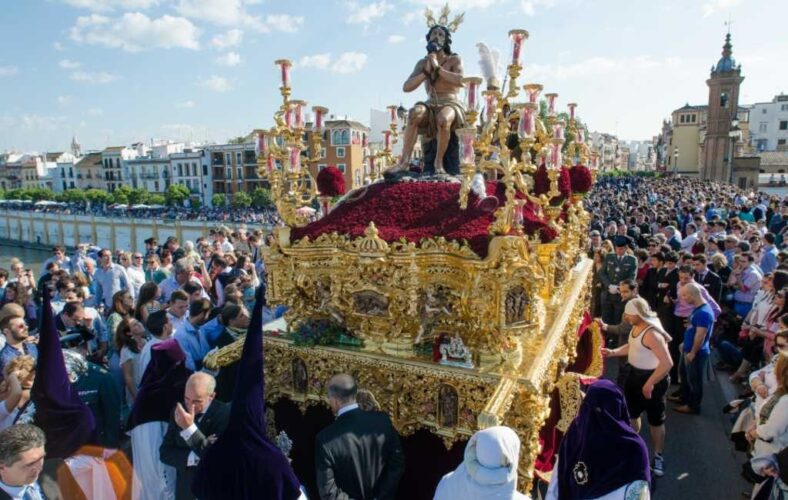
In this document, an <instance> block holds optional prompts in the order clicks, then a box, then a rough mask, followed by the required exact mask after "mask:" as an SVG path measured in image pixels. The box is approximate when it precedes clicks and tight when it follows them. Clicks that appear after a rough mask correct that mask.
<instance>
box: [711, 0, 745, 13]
mask: <svg viewBox="0 0 788 500" xmlns="http://www.w3.org/2000/svg"><path fill="white" fill-rule="evenodd" d="M740 3H741V0H712V1H711V2H706V3H704V4H703V17H709V16H710V15H712V14H714V13H715V12H719V11H724V10H729V9H732V8H733V7H735V6H737V5H738V4H740Z"/></svg>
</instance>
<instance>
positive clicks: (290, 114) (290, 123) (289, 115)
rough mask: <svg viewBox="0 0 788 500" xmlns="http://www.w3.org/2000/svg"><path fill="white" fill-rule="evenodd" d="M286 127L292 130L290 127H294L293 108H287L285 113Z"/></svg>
mask: <svg viewBox="0 0 788 500" xmlns="http://www.w3.org/2000/svg"><path fill="white" fill-rule="evenodd" d="M285 125H287V128H290V127H292V126H293V109H292V108H287V111H286V112H285Z"/></svg>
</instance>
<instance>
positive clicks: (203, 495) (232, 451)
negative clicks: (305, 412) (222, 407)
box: [192, 286, 301, 500]
mask: <svg viewBox="0 0 788 500" xmlns="http://www.w3.org/2000/svg"><path fill="white" fill-rule="evenodd" d="M264 288H265V287H263V286H260V287H259V289H258V291H257V300H256V301H255V305H254V311H253V313H252V320H251V322H250V323H249V329H248V330H247V332H246V339H245V340H244V347H243V354H242V355H241V360H240V361H239V363H240V366H239V370H238V377H237V379H236V383H235V392H234V393H233V402H232V409H231V411H230V423H229V425H228V426H227V430H226V431H224V433H223V434H222V435H221V436H219V439H217V440H216V442H215V443H214V444H213V445H211V446H210V447H208V449H207V450H206V451H205V452H204V453H203V455H202V458H201V460H200V464H199V466H198V470H197V474H196V475H195V479H194V482H193V483H192V493H194V495H195V496H196V497H197V498H199V499H200V500H225V499H228V498H232V499H235V500H253V499H254V500H257V499H261V498H265V499H270V500H280V499H281V500H294V499H296V498H298V497H299V496H300V494H301V493H300V490H299V482H298V479H297V478H296V476H295V473H293V469H292V468H291V467H290V463H289V461H288V460H287V458H286V457H285V456H284V454H282V452H281V451H280V450H279V448H278V447H277V446H276V445H275V444H274V443H272V442H271V440H269V439H268V437H267V436H266V421H265V381H264V376H263V306H264V305H265V296H264V293H265V292H264Z"/></svg>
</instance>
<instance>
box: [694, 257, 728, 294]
mask: <svg viewBox="0 0 788 500" xmlns="http://www.w3.org/2000/svg"><path fill="white" fill-rule="evenodd" d="M706 264H707V260H706V256H705V255H703V254H702V253H701V254H698V255H695V256H693V257H692V267H693V268H695V281H697V282H698V283H699V284H700V285H701V286H702V287H703V288H705V289H706V291H707V292H709V295H710V296H711V298H712V299H714V300H715V301H716V302H717V303H718V304H719V303H720V299H721V298H722V278H720V276H719V275H718V274H717V273H715V272H714V271H712V270H710V269H709V268H708V267H707V265H706Z"/></svg>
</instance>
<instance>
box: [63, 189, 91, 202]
mask: <svg viewBox="0 0 788 500" xmlns="http://www.w3.org/2000/svg"><path fill="white" fill-rule="evenodd" d="M87 199H88V198H87V196H86V195H85V191H83V190H82V189H67V190H65V191H63V192H62V193H58V194H57V195H55V200H56V201H60V202H63V203H84V202H85V201H87Z"/></svg>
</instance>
